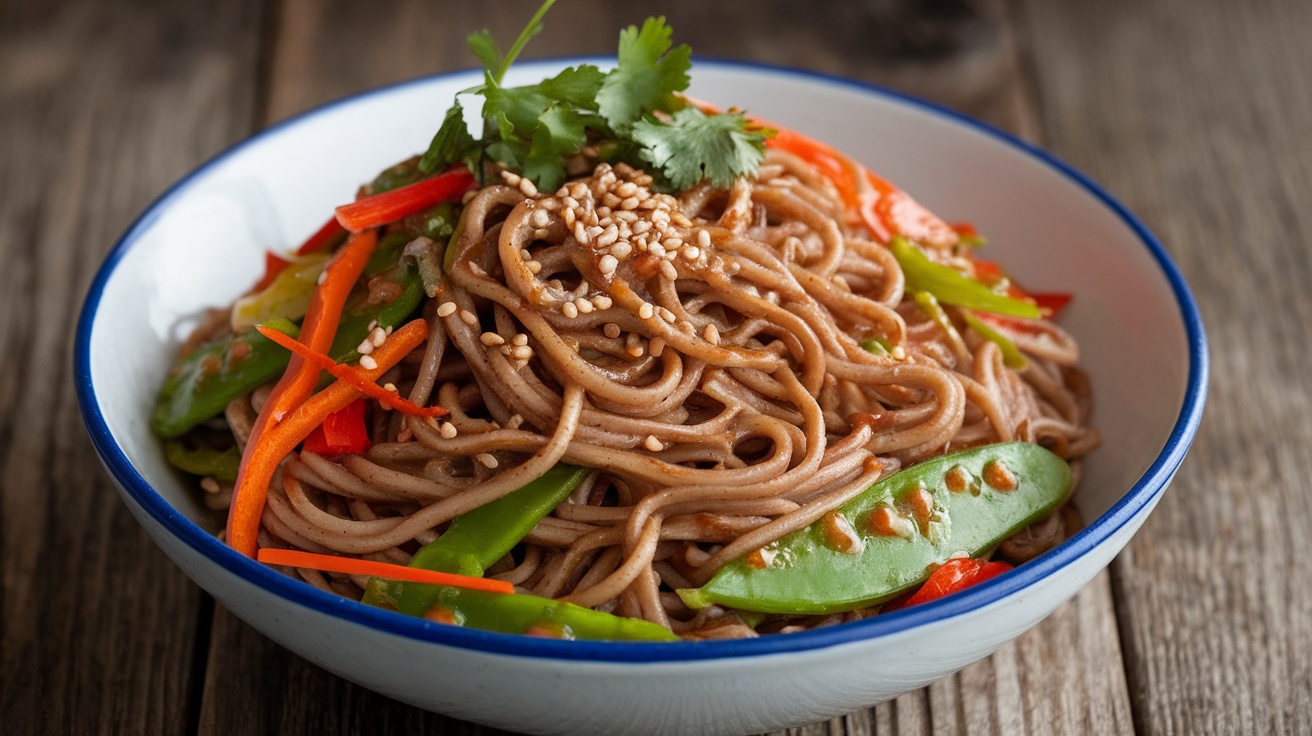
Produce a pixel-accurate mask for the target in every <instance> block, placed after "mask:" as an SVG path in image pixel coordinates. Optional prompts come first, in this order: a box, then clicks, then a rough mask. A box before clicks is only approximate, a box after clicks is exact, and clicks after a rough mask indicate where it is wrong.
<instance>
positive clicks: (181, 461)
mask: <svg viewBox="0 0 1312 736" xmlns="http://www.w3.org/2000/svg"><path fill="white" fill-rule="evenodd" d="M164 458H165V459H166V460H168V461H169V465H172V466H173V467H175V468H179V469H181V470H184V471H186V472H188V473H191V474H192V475H199V476H209V477H211V478H214V479H215V480H223V481H234V480H237V468H238V466H240V465H241V451H240V450H238V449H237V446H236V445H233V446H232V447H228V448H226V449H223V450H216V449H213V448H210V447H188V446H187V444H186V443H185V442H183V441H182V440H169V441H168V442H165V443H164Z"/></svg>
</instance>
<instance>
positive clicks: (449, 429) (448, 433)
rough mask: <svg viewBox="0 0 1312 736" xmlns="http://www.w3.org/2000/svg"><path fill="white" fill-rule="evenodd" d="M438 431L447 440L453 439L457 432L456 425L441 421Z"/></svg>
mask: <svg viewBox="0 0 1312 736" xmlns="http://www.w3.org/2000/svg"><path fill="white" fill-rule="evenodd" d="M438 432H439V433H440V434H441V435H442V437H443V438H444V439H448V440H450V439H455V436H456V435H457V434H459V430H457V429H456V425H454V424H452V423H451V422H442V428H441V429H439V430H438Z"/></svg>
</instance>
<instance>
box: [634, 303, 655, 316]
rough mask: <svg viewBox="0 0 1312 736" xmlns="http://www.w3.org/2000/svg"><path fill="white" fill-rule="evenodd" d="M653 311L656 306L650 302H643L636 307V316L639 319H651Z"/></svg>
mask: <svg viewBox="0 0 1312 736" xmlns="http://www.w3.org/2000/svg"><path fill="white" fill-rule="evenodd" d="M655 313H656V308H655V307H653V306H652V305H651V303H650V302H643V303H642V306H641V307H638V317H639V318H640V319H651V316H652V315H653V314H655Z"/></svg>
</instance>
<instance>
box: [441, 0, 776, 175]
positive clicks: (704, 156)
mask: <svg viewBox="0 0 1312 736" xmlns="http://www.w3.org/2000/svg"><path fill="white" fill-rule="evenodd" d="M554 2H555V0H546V2H544V3H543V4H542V6H541V7H540V8H538V11H537V13H535V14H534V15H533V18H532V19H531V20H530V21H529V24H528V25H527V26H526V27H525V28H524V30H523V32H521V33H520V34H519V38H517V39H516V40H515V43H514V44H513V45H512V46H511V47H510V50H509V51H507V52H506V54H505V55H502V53H501V50H500V48H499V47H498V46H497V43H496V41H495V40H494V39H493V38H492V35H491V34H490V33H489V32H488V31H486V30H483V31H479V32H478V33H475V34H473V35H471V36H470V37H469V39H468V40H469V48H470V50H472V51H473V52H474V55H475V56H477V57H478V59H479V61H481V62H482V64H483V83H482V84H481V85H478V86H476V87H471V88H470V89H466V90H462V91H461V92H459V93H457V95H456V100H455V102H454V103H453V104H452V106H451V108H450V109H449V110H448V111H447V113H446V116H445V117H444V118H443V120H442V126H441V127H440V128H439V129H438V131H437V134H436V135H434V136H433V141H432V143H431V144H430V145H429V147H428V151H427V152H426V153H425V154H424V156H423V158H422V159H421V160H420V162H419V168H420V169H421V170H422V171H424V172H425V173H432V172H434V171H437V170H439V169H442V168H446V167H448V166H451V165H454V164H462V163H463V164H465V165H467V166H468V167H469V168H470V170H471V171H473V172H474V173H475V174H476V175H479V176H480V177H481V175H482V174H483V169H484V164H485V163H487V162H493V163H496V164H500V165H501V166H503V167H505V168H508V169H510V170H513V171H516V172H518V173H520V174H522V175H523V176H525V177H526V178H528V179H529V180H531V181H532V182H533V183H534V184H535V185H537V188H538V189H539V190H541V191H552V190H555V189H556V188H558V187H559V186H560V185H561V184H562V183H563V182H564V181H565V162H566V160H567V159H568V158H569V157H570V156H573V155H574V154H576V153H578V152H579V151H580V150H582V149H583V147H584V146H585V145H587V144H588V143H589V142H590V141H591V142H596V143H603V142H606V143H608V144H609V145H607V146H606V147H605V148H606V151H607V152H608V153H609V155H611V156H612V157H614V158H617V159H620V160H628V161H629V162H630V163H632V164H634V165H636V166H645V165H646V164H651V165H652V166H653V167H654V168H655V170H653V171H649V173H650V174H652V175H653V176H654V177H655V178H656V179H657V180H658V182H659V183H660V184H662V185H664V186H665V187H667V188H673V189H684V188H687V187H689V186H692V185H693V184H696V183H697V182H699V181H701V180H702V179H709V180H710V181H711V183H712V184H713V185H715V186H719V187H728V186H729V185H730V184H732V183H733V180H734V179H735V178H736V177H739V176H751V175H754V174H755V173H756V170H757V167H758V166H760V163H761V161H762V160H763V158H764V156H765V138H766V136H767V134H768V132H767V131H762V130H759V129H750V128H749V126H748V122H747V119H746V118H745V117H744V116H743V115H742V114H740V113H736V112H735V113H725V114H716V115H708V114H706V113H704V112H702V111H701V110H698V109H696V108H691V107H687V105H686V103H685V102H684V100H683V99H682V98H680V97H679V96H678V93H679V92H682V91H683V90H684V89H687V87H688V70H689V68H690V67H691V66H692V51H691V49H689V48H688V46H687V45H686V44H685V45H680V46H677V47H675V46H674V45H673V42H672V31H671V29H670V27H669V26H667V25H666V24H665V19H664V18H648V19H647V20H646V21H645V22H644V23H643V24H642V27H641V28H638V27H636V26H629V27H628V28H626V29H624V30H623V31H621V32H620V39H619V50H618V54H617V56H618V65H617V66H616V67H615V68H614V69H612V70H610V71H609V72H603V71H601V70H600V69H598V68H597V67H595V66H593V65H591V64H581V65H579V66H576V67H570V68H568V69H565V70H564V71H562V72H560V73H559V74H557V75H556V76H554V77H552V78H550V79H547V80H544V81H542V82H539V83H537V84H531V85H525V86H522V87H505V86H503V85H502V80H503V79H504V78H505V74H506V70H507V69H509V68H510V65H511V64H512V63H514V61H515V59H516V58H517V57H518V56H519V53H520V52H521V51H522V50H523V48H524V45H525V44H527V43H528V40H529V39H530V38H532V37H533V36H534V35H536V34H537V33H538V32H539V31H541V30H542V22H541V21H542V17H543V15H545V14H546V11H547V10H548V9H549V8H550V7H551V6H552V4H554ZM465 94H475V95H480V96H482V97H483V110H482V117H483V132H482V136H481V137H480V138H475V137H474V136H473V135H471V134H470V132H469V130H468V128H467V127H466V125H465V111H464V107H463V105H462V104H461V102H460V96H461V95H465Z"/></svg>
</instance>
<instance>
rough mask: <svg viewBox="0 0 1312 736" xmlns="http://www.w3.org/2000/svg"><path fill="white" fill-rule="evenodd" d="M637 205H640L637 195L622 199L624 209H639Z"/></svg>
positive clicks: (621, 206) (621, 204) (621, 207)
mask: <svg viewBox="0 0 1312 736" xmlns="http://www.w3.org/2000/svg"><path fill="white" fill-rule="evenodd" d="M637 207H638V198H637V197H625V198H624V199H622V200H620V209H622V210H632V209H637Z"/></svg>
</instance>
